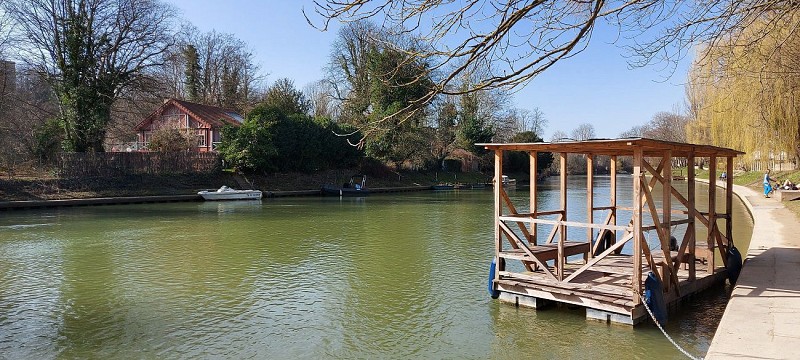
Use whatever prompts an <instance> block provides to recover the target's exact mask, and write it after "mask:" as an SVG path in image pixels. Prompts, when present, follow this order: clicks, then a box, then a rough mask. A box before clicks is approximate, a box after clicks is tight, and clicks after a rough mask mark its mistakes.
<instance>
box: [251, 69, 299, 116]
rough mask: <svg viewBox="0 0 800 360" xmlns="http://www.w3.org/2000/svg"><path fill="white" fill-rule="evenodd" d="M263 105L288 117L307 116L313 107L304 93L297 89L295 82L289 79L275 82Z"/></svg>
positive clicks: (268, 90) (269, 89)
mask: <svg viewBox="0 0 800 360" xmlns="http://www.w3.org/2000/svg"><path fill="white" fill-rule="evenodd" d="M262 104H263V105H265V106H267V107H272V108H275V109H278V110H279V111H281V112H283V113H284V114H286V115H291V114H307V113H308V112H309V109H310V107H311V105H310V104H309V102H308V100H307V99H306V97H305V95H304V94H303V92H302V91H300V90H297V89H295V87H294V82H293V81H292V80H290V79H288V78H283V79H278V80H277V81H275V83H274V84H272V86H270V87H269V88H268V89H267V93H266V94H265V95H264V101H263V102H262Z"/></svg>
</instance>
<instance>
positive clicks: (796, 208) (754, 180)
mask: <svg viewBox="0 0 800 360" xmlns="http://www.w3.org/2000/svg"><path fill="white" fill-rule="evenodd" d="M695 173H696V174H697V177H698V178H701V179H708V173H709V172H708V169H704V170H699V169H697V170H695ZM721 173H722V172H721V171H719V170H718V171H717V174H718V175H719V174H721ZM673 174H675V175H684V176H685V175H686V168H681V169H675V170H673ZM770 177H771V178H773V179H776V180H778V181H779V182H780V183H781V184H783V182H784V181H785V180H786V179H789V181H791V182H792V183H794V184H797V183H799V182H800V170H788V171H773V172H771V173H770ZM763 179H764V173H763V172H761V171H746V172H736V173H734V174H733V183H734V184H736V185H742V186H747V187H750V188H752V189H754V190H756V191H758V192H759V193H761V192H762V191H763ZM783 205H785V206H786V207H787V208H788V209H789V210H791V211H792V212H794V213H795V214H797V215H798V216H800V201H784V202H783Z"/></svg>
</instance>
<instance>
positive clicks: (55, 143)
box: [31, 119, 62, 164]
mask: <svg viewBox="0 0 800 360" xmlns="http://www.w3.org/2000/svg"><path fill="white" fill-rule="evenodd" d="M33 136H34V141H33V148H32V149H31V152H32V153H33V155H35V156H36V158H37V159H39V163H40V164H47V163H51V162H52V161H53V160H54V159H55V158H56V154H58V151H59V150H60V149H61V140H62V135H61V124H60V123H59V121H58V120H56V119H52V120H48V121H47V122H45V123H44V124H42V125H41V126H39V127H37V128H36V129H35V130H34V135H33Z"/></svg>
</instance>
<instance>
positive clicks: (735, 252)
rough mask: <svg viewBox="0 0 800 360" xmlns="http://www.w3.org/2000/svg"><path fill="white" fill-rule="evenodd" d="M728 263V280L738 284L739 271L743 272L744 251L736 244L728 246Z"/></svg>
mask: <svg viewBox="0 0 800 360" xmlns="http://www.w3.org/2000/svg"><path fill="white" fill-rule="evenodd" d="M727 254H728V265H727V266H726V268H727V269H728V281H730V282H731V285H736V280H738V279H739V273H741V272H742V253H740V252H739V249H737V248H736V246H731V247H729V248H728V251H727Z"/></svg>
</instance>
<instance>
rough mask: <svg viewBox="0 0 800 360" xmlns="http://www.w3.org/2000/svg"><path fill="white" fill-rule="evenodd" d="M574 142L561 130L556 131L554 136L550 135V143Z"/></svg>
mask: <svg viewBox="0 0 800 360" xmlns="http://www.w3.org/2000/svg"><path fill="white" fill-rule="evenodd" d="M572 140H573V139H570V138H569V135H567V133H565V132H563V131H561V130H556V131H554V132H553V135H550V142H559V141H572Z"/></svg>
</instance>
